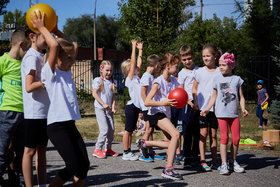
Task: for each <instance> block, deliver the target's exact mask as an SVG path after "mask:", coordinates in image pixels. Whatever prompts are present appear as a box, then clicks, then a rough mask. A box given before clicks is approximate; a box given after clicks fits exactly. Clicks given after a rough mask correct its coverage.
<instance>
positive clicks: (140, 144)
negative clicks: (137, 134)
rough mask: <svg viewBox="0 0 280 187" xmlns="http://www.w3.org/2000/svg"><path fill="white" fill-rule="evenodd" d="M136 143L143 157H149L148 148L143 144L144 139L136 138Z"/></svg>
mask: <svg viewBox="0 0 280 187" xmlns="http://www.w3.org/2000/svg"><path fill="white" fill-rule="evenodd" d="M136 145H137V147H138V148H139V150H140V153H141V154H142V155H143V156H144V157H145V158H149V150H148V148H147V147H146V146H145V140H144V139H137V140H136Z"/></svg>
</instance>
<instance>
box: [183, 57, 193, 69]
mask: <svg viewBox="0 0 280 187" xmlns="http://www.w3.org/2000/svg"><path fill="white" fill-rule="evenodd" d="M193 60H194V57H193V56H192V55H185V56H181V61H182V63H183V64H184V66H185V68H186V69H193V68H194V63H193Z"/></svg>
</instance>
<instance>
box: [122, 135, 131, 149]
mask: <svg viewBox="0 0 280 187" xmlns="http://www.w3.org/2000/svg"><path fill="white" fill-rule="evenodd" d="M131 139H132V132H128V131H126V130H125V131H124V135H123V150H124V151H127V150H129V149H130V148H131Z"/></svg>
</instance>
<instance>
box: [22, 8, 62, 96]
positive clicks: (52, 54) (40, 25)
mask: <svg viewBox="0 0 280 187" xmlns="http://www.w3.org/2000/svg"><path fill="white" fill-rule="evenodd" d="M38 14H39V15H38V16H37V14H36V13H35V12H34V15H32V14H31V15H30V16H31V19H32V21H31V23H32V25H33V27H34V28H36V29H37V30H38V31H39V32H40V33H41V34H42V35H43V36H44V38H45V40H46V43H47V45H48V47H49V57H48V61H49V64H50V67H51V68H52V65H53V68H52V70H53V72H54V65H55V63H56V56H57V49H58V43H57V41H56V40H55V38H54V37H53V36H52V35H51V33H50V32H49V31H48V29H47V28H46V27H45V26H44V20H45V13H44V14H43V16H42V15H41V12H40V11H39V12H38ZM35 74H36V71H35V70H31V71H30V72H29V74H28V75H26V77H25V89H26V92H28V93H30V92H32V91H34V90H37V89H39V88H44V85H43V83H42V82H41V81H37V82H35Z"/></svg>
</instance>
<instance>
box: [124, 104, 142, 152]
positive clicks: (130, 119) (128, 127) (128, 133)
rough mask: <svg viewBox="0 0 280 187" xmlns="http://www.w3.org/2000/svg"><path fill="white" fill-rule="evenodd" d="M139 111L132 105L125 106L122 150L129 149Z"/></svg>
mask: <svg viewBox="0 0 280 187" xmlns="http://www.w3.org/2000/svg"><path fill="white" fill-rule="evenodd" d="M138 114H139V109H138V108H137V107H135V106H134V105H133V104H131V105H126V106H125V129H124V130H125V131H124V135H123V150H124V151H128V150H130V148H131V140H132V132H133V131H134V130H135V129H136V124H137V120H138Z"/></svg>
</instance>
